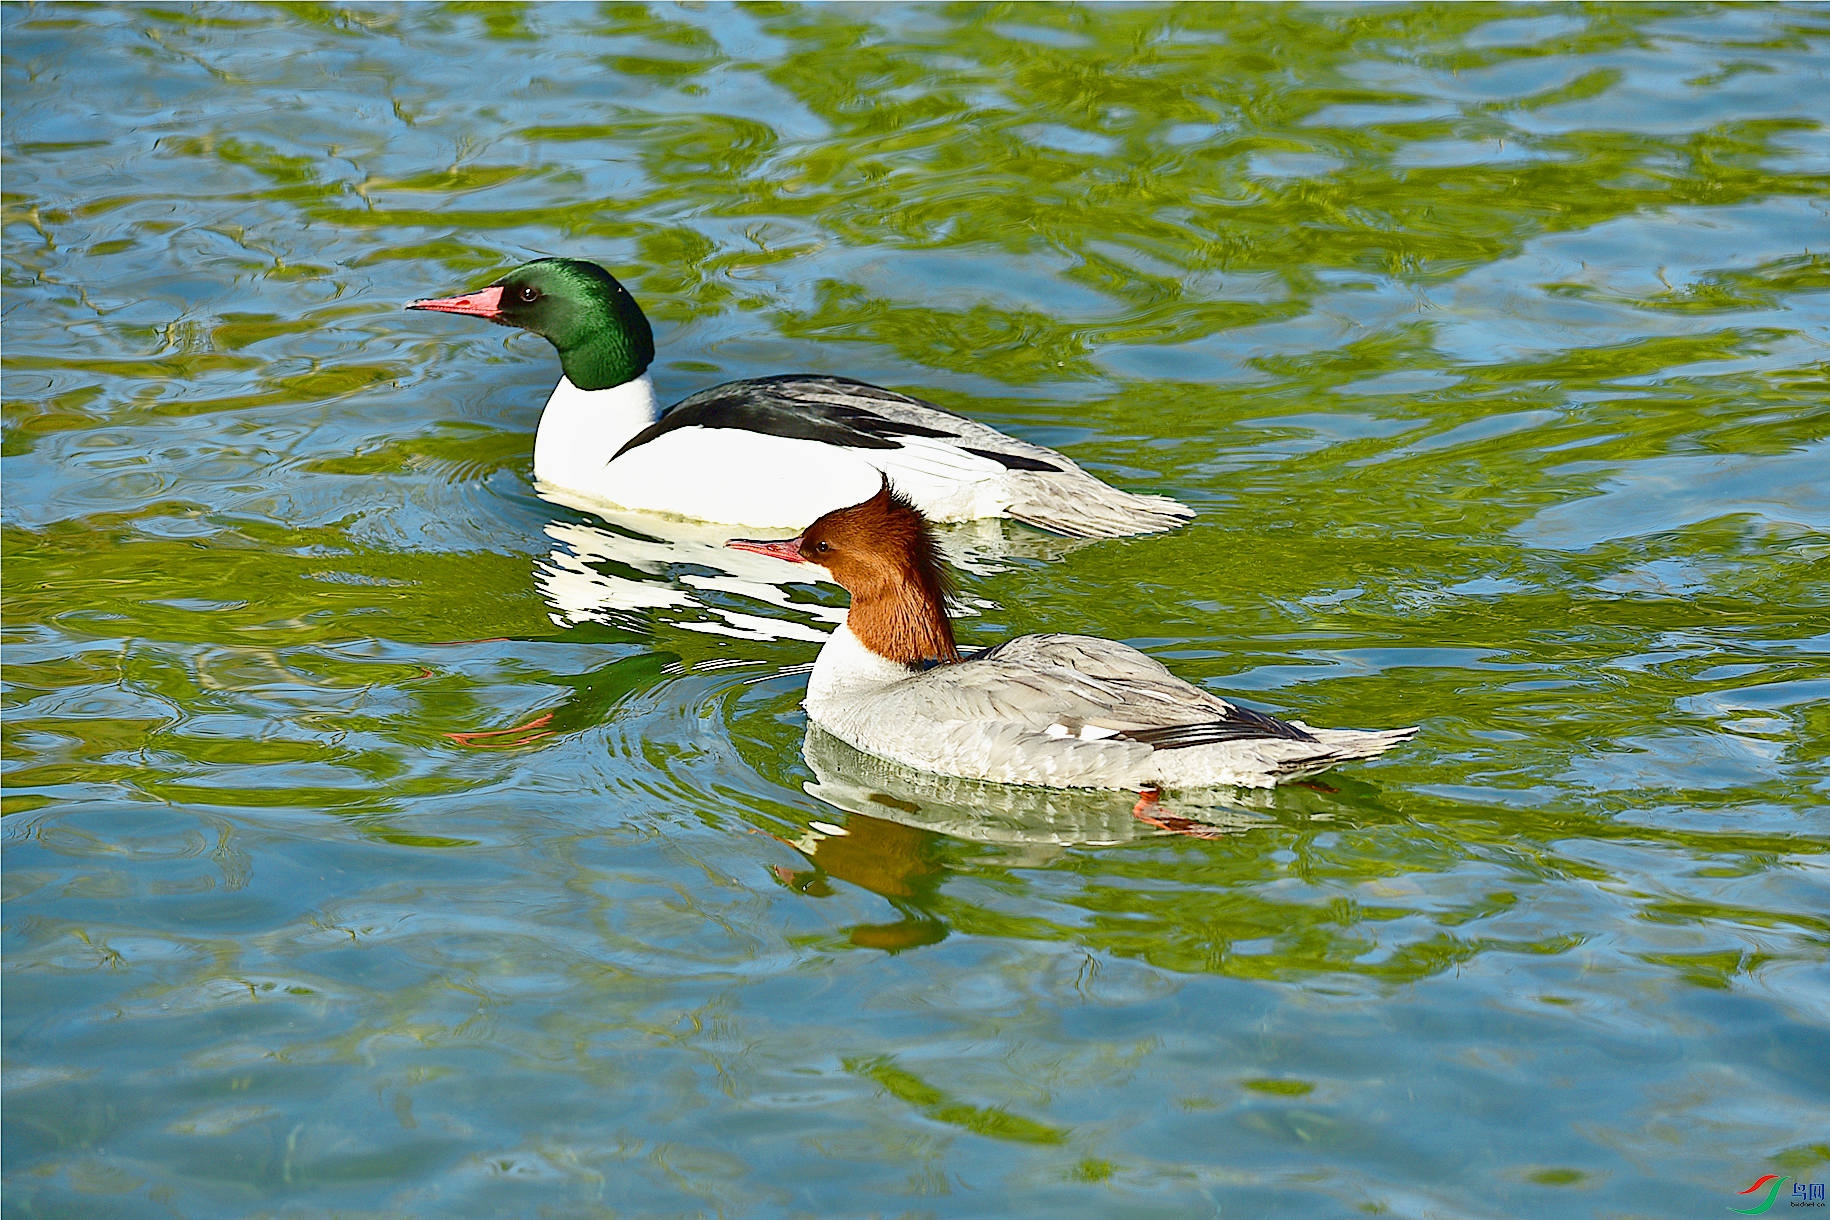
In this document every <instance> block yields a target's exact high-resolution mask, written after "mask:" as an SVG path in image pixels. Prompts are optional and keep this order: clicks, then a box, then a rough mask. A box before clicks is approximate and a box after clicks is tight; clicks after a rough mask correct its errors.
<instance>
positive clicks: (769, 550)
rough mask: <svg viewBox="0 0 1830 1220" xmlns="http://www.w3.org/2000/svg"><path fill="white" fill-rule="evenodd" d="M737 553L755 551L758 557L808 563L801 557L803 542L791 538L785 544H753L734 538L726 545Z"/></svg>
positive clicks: (746, 540)
mask: <svg viewBox="0 0 1830 1220" xmlns="http://www.w3.org/2000/svg"><path fill="white" fill-rule="evenodd" d="M725 545H726V546H728V547H730V548H731V549H732V550H735V551H755V552H756V553H757V554H758V555H773V556H775V557H776V558H777V559H785V560H787V561H788V562H789V563H806V562H807V561H806V560H805V559H803V558H802V557H801V540H800V539H799V538H790V539H788V540H787V541H785V542H751V541H749V540H748V539H744V538H733V539H731V541H729V542H727V543H725Z"/></svg>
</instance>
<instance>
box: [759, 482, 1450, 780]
mask: <svg viewBox="0 0 1830 1220" xmlns="http://www.w3.org/2000/svg"><path fill="white" fill-rule="evenodd" d="M730 545H731V546H733V547H737V548H738V549H740V550H746V551H756V552H758V553H760V554H764V555H774V556H775V557H776V558H778V559H785V560H788V561H789V562H791V563H806V564H811V565H813V566H815V567H817V568H820V569H822V570H823V571H824V572H825V574H826V575H827V576H828V577H829V578H830V579H832V580H833V581H835V582H837V583H838V584H841V585H843V586H845V588H846V590H847V591H848V592H849V593H850V594H851V609H850V610H849V611H848V612H847V614H846V620H845V622H844V623H843V624H841V625H840V627H839V629H838V630H837V631H835V632H834V633H833V635H832V638H831V639H829V640H827V641H826V643H825V644H824V645H823V646H822V647H821V648H820V655H819V658H818V659H817V660H816V661H815V662H814V666H813V673H812V675H811V676H810V677H809V678H808V680H807V699H806V707H807V716H808V719H810V720H812V721H814V722H815V723H816V724H818V725H819V726H820V727H821V728H823V729H825V730H826V731H827V732H829V733H831V734H832V735H833V736H835V737H837V738H839V739H840V740H842V741H845V742H847V743H849V744H850V745H852V746H854V747H856V748H857V749H859V750H862V751H864V752H865V753H866V754H874V755H877V756H878V757H880V758H886V759H889V760H890V761H892V762H898V763H903V764H905V765H908V766H912V767H921V768H924V769H926V770H930V771H939V772H942V773H944V774H948V775H959V776H964V777H966V778H969V779H988V780H995V781H998V782H1000V783H1008V784H1040V785H1044V786H1047V787H1051V788H1139V789H1144V788H1207V787H1225V786H1240V787H1248V788H1269V787H1271V786H1272V785H1274V784H1277V783H1281V782H1283V781H1285V780H1292V779H1299V778H1301V777H1303V776H1306V775H1314V774H1315V773H1317V772H1318V771H1325V770H1327V769H1328V768H1329V767H1331V766H1333V765H1334V764H1336V763H1339V762H1345V761H1347V760H1348V759H1353V758H1370V757H1372V756H1373V755H1375V754H1381V753H1383V752H1385V751H1386V750H1389V749H1391V747H1393V746H1395V745H1397V744H1398V743H1399V742H1401V741H1405V740H1408V739H1409V738H1410V737H1411V735H1412V734H1414V733H1415V732H1416V731H1417V730H1416V729H1415V728H1408V729H1387V730H1377V731H1361V730H1357V729H1318V728H1311V727H1310V726H1309V725H1306V724H1304V723H1303V722H1302V721H1300V720H1288V721H1286V720H1279V719H1277V718H1276V717H1274V716H1268V715H1266V714H1265V713H1263V712H1255V711H1251V710H1249V709H1247V708H1243V707H1240V706H1238V705H1237V704H1234V703H1229V702H1227V701H1226V700H1224V699H1221V698H1219V697H1217V696H1215V695H1210V694H1209V693H1207V692H1206V691H1204V690H1202V689H1200V688H1199V687H1196V686H1193V685H1191V684H1190V683H1187V682H1184V681H1183V680H1182V679H1180V678H1178V677H1176V676H1175V675H1174V674H1172V673H1170V672H1169V670H1167V669H1166V668H1164V667H1163V666H1162V665H1161V664H1159V663H1158V662H1156V661H1154V660H1152V659H1151V658H1149V657H1147V656H1145V655H1144V654H1143V653H1141V652H1139V651H1138V650H1137V649H1135V648H1132V647H1130V646H1129V645H1126V644H1120V643H1118V642H1116V641H1114V640H1101V639H1096V638H1094V637H1092V636H1084V635H1026V636H1020V637H1018V638H1017V639H1014V640H1008V641H1006V642H1005V643H1003V644H1000V645H998V646H997V647H995V648H991V649H988V650H986V651H984V652H980V653H977V654H976V655H974V656H971V657H969V658H968V657H963V656H962V655H961V654H960V651H959V648H958V646H957V645H956V644H955V643H954V640H953V627H952V625H951V624H950V623H949V622H948V621H947V610H946V598H947V595H948V593H949V592H950V583H949V580H948V575H947V572H946V569H945V568H944V567H943V566H942V564H941V562H940V559H939V557H938V556H937V555H936V553H935V548H934V541H933V538H932V536H931V535H930V533H929V530H928V525H927V522H926V521H925V520H924V519H923V518H922V516H921V514H920V512H918V511H917V510H916V509H915V507H914V506H913V505H912V504H910V503H909V501H908V500H906V499H904V498H903V497H902V496H900V495H898V494H896V493H894V492H892V491H891V489H890V486H889V484H888V481H887V480H886V481H885V482H884V483H883V485H882V486H881V488H880V489H879V491H878V492H877V494H876V495H875V496H873V497H871V498H870V499H869V500H867V501H865V502H864V503H862V504H857V505H853V506H852V507H850V508H843V509H839V510H838V511H836V512H831V513H827V514H826V515H825V516H823V517H821V518H820V519H819V520H818V521H815V522H814V523H813V524H812V525H811V526H809V527H808V528H807V531H806V532H805V533H803V534H802V535H801V536H800V537H798V538H791V539H789V540H787V541H785V542H742V541H739V542H732V543H731V544H730Z"/></svg>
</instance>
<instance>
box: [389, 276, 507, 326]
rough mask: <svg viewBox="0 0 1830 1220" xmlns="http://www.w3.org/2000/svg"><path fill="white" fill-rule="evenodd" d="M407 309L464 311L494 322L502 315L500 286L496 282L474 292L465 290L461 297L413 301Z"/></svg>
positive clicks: (446, 311) (444, 311) (440, 311)
mask: <svg viewBox="0 0 1830 1220" xmlns="http://www.w3.org/2000/svg"><path fill="white" fill-rule="evenodd" d="M407 308H408V309H430V310H434V311H436V312H438V313H466V314H469V315H471V316H472V317H476V318H487V319H489V320H490V321H491V322H495V321H498V320H500V319H501V317H502V286H501V285H500V284H497V285H495V286H493V287H490V288H481V289H478V290H477V291H476V292H467V293H465V294H464V295H463V296H461V297H438V298H436V299H434V300H430V301H415V302H413V303H412V304H411V305H409V306H407Z"/></svg>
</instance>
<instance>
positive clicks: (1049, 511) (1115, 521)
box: [1010, 470, 1195, 538]
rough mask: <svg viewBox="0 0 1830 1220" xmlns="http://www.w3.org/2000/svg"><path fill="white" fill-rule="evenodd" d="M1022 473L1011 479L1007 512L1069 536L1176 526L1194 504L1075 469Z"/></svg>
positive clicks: (1106, 535) (1116, 535)
mask: <svg viewBox="0 0 1830 1220" xmlns="http://www.w3.org/2000/svg"><path fill="white" fill-rule="evenodd" d="M1066 473H1067V472H1059V473H1049V474H1027V473H1025V474H1022V475H1018V476H1017V477H1014V478H1013V479H1012V480H1011V492H1012V497H1011V504H1010V515H1011V516H1012V517H1015V518H1016V519H1017V520H1018V521H1021V522H1023V523H1024V524H1026V525H1033V526H1035V527H1036V528H1037V529H1045V530H1049V531H1050V532H1052V533H1056V534H1065V535H1066V536H1067V537H1069V538H1128V537H1130V536H1132V535H1134V534H1160V533H1163V532H1165V531H1167V530H1172V529H1176V528H1177V527H1179V526H1181V525H1183V524H1184V523H1185V522H1187V521H1188V519H1189V518H1191V517H1193V516H1194V515H1195V510H1194V509H1192V508H1189V507H1188V506H1187V505H1185V504H1178V503H1176V502H1175V501H1174V500H1171V499H1170V498H1169V497H1168V496H1140V495H1137V494H1136V493H1134V492H1129V491H1120V490H1119V489H1118V488H1116V487H1109V486H1107V485H1106V484H1104V483H1102V482H1100V481H1099V480H1098V479H1096V478H1094V477H1093V476H1092V475H1090V474H1087V473H1085V472H1084V471H1079V470H1076V471H1074V472H1073V473H1074V474H1076V475H1079V476H1080V477H1079V478H1066V477H1064V476H1065V475H1066Z"/></svg>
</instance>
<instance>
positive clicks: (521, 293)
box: [515, 284, 540, 305]
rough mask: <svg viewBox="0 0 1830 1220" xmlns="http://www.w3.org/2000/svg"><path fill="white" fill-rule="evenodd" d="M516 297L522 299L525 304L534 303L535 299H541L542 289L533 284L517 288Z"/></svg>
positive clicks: (518, 299)
mask: <svg viewBox="0 0 1830 1220" xmlns="http://www.w3.org/2000/svg"><path fill="white" fill-rule="evenodd" d="M515 299H516V300H517V301H520V302H521V303H522V304H523V305H532V304H533V303H534V302H535V301H538V300H539V299H540V289H538V288H536V287H534V286H533V285H532V284H528V285H525V286H523V287H521V288H517V289H515Z"/></svg>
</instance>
